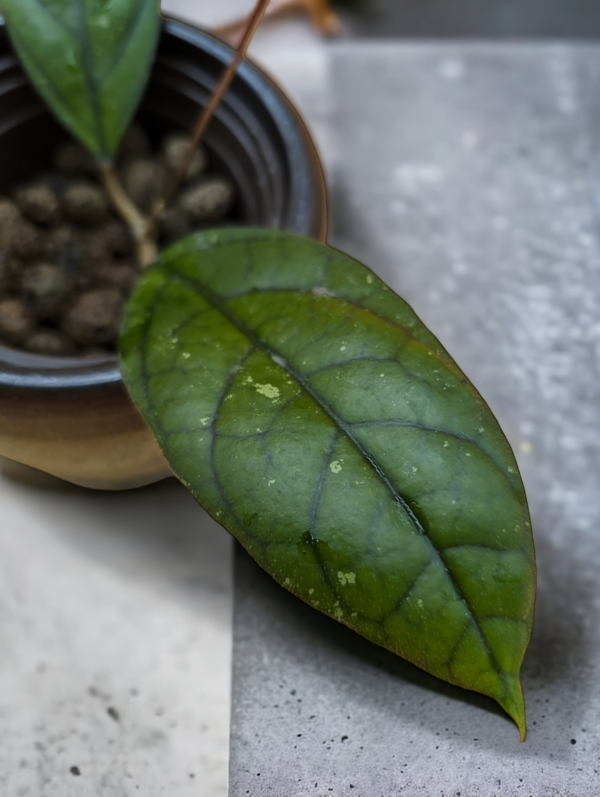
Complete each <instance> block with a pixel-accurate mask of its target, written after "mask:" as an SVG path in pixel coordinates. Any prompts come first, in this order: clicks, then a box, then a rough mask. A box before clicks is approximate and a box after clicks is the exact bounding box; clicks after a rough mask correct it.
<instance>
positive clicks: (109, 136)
mask: <svg viewBox="0 0 600 797" xmlns="http://www.w3.org/2000/svg"><path fill="white" fill-rule="evenodd" d="M2 13H3V14H4V18H5V20H6V23H7V25H8V30H9V33H10V37H11V39H12V42H13V44H14V46H15V49H16V50H17V52H18V54H19V57H20V58H21V61H22V63H23V65H24V67H25V69H26V70H27V73H28V74H29V77H30V78H31V80H32V81H33V83H34V84H35V86H36V87H37V89H38V91H39V92H40V94H41V95H42V96H43V98H44V99H45V100H46V102H47V103H48V105H49V106H50V107H51V108H52V110H53V111H54V113H55V114H56V115H57V116H58V118H59V119H60V120H61V122H62V123H63V124H64V125H65V126H66V127H67V128H68V129H69V130H70V131H71V132H72V133H73V134H74V135H75V136H77V138H79V139H80V140H81V141H82V143H83V144H85V146H86V147H87V148H88V149H89V150H90V152H91V153H92V154H93V155H94V156H95V157H97V158H99V159H102V158H107V159H110V158H112V157H113V156H114V155H115V154H116V152H117V149H118V147H119V143H120V141H121V137H122V135H123V133H124V131H125V129H126V128H127V125H128V124H129V121H130V119H131V116H132V114H133V112H134V111H135V108H136V106H137V103H138V100H139V98H140V95H141V93H142V90H143V88H144V85H145V83H146V79H147V77H148V72H149V69H150V65H151V63H152V59H153V57H154V51H155V47H156V40H157V36H158V30H159V23H160V17H159V14H158V4H157V0H2Z"/></svg>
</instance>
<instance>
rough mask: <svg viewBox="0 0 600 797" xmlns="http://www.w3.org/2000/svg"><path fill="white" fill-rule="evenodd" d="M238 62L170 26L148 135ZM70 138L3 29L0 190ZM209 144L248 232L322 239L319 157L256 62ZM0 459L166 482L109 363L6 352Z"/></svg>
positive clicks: (242, 76)
mask: <svg viewBox="0 0 600 797" xmlns="http://www.w3.org/2000/svg"><path fill="white" fill-rule="evenodd" d="M231 57H232V53H231V50H230V49H229V48H228V47H226V46H225V45H223V44H222V43H220V42H219V41H217V40H216V39H214V38H212V37H211V36H209V35H207V34H205V33H202V32H199V31H197V30H194V29H192V28H189V27H186V26H184V25H181V24H178V23H172V22H168V23H165V25H164V27H163V31H162V35H161V39H160V43H159V48H158V53H157V58H156V61H155V64H154V68H153V70H152V74H151V77H150V81H149V84H148V89H147V91H146V94H145V96H144V98H143V100H142V102H141V105H140V109H139V113H138V118H139V119H140V121H141V122H142V123H143V125H144V127H145V128H146V129H147V130H148V132H149V134H150V136H151V137H154V138H155V139H156V140H159V139H160V138H161V137H162V135H163V134H164V133H165V132H167V131H168V130H173V129H184V130H186V129H187V130H189V129H191V127H192V126H193V123H194V121H195V119H196V117H197V114H198V111H199V108H200V107H201V106H203V105H204V104H205V103H206V102H207V100H208V98H209V96H210V94H211V92H212V90H213V88H214V86H215V84H216V81H217V80H218V77H219V75H220V74H221V73H222V70H223V68H224V66H225V65H226V64H227V63H228V62H229V61H230V59H231ZM65 136H66V134H65V132H64V131H63V130H62V129H61V127H60V126H59V125H58V123H57V122H56V121H55V120H54V118H53V117H52V116H51V114H50V113H49V112H48V111H47V109H46V108H45V107H44V106H43V105H42V103H41V102H40V100H39V99H38V97H37V95H36V94H35V92H34V90H33V89H32V87H31V85H30V84H29V82H28V80H27V77H26V76H25V74H24V72H23V71H22V69H21V68H20V66H19V64H18V62H17V60H16V58H15V57H14V55H13V53H12V50H11V48H10V45H9V42H8V38H7V36H6V33H5V31H4V28H3V27H2V28H0V192H1V191H5V190H6V189H7V188H8V187H10V185H11V184H14V183H15V182H17V181H21V180H26V179H28V178H29V177H31V176H33V175H34V174H36V173H38V172H39V171H40V169H43V168H44V166H45V165H47V164H49V163H50V158H51V153H52V152H53V151H54V149H55V147H56V146H57V144H59V143H60V141H61V140H62V139H64V138H65ZM204 143H205V145H206V147H207V150H208V151H209V154H210V157H211V159H212V161H213V163H215V164H216V165H217V167H218V169H219V170H220V171H221V172H224V173H226V174H228V175H229V177H230V179H231V180H232V181H233V182H234V184H235V185H236V186H237V197H238V199H237V205H236V208H235V215H236V216H237V218H238V220H239V222H240V223H247V224H253V225H260V226H268V227H276V228H279V229H286V230H291V231H294V232H297V233H300V234H301V235H306V236H309V237H312V238H316V239H319V240H324V238H325V233H326V199H325V186H324V183H323V176H322V172H321V168H320V165H319V160H318V157H317V155H316V152H315V149H314V147H313V145H312V143H311V140H310V138H309V136H308V134H307V132H306V129H305V128H304V125H303V124H302V121H301V120H300V118H299V117H298V115H297V113H296V112H295V111H294V109H293V107H292V106H291V105H290V103H289V102H288V100H287V99H286V98H285V96H284V95H283V94H282V93H281V91H280V90H279V89H278V88H277V87H276V86H275V85H274V84H273V83H272V82H271V81H270V80H269V79H268V78H267V77H266V76H265V75H264V74H263V73H262V72H261V71H260V70H259V69H257V68H256V67H254V66H252V65H251V64H250V63H245V64H243V65H242V66H241V68H240V70H239V72H238V75H237V76H236V78H235V80H234V82H233V85H232V87H231V89H230V91H229V92H228V94H227V96H226V98H225V100H224V102H223V104H222V105H221V106H220V108H219V109H218V111H217V113H216V116H215V118H214V119H213V121H212V123H211V125H210V128H209V130H208V131H207V134H206V136H205V138H204ZM0 456H1V457H6V458H8V459H10V460H14V461H16V462H20V463H22V464H25V465H29V466H32V467H35V468H38V469H39V470H43V471H46V472H48V473H51V474H53V475H55V476H59V477H60V478H62V479H66V480H67V481H70V482H73V483H75V484H79V485H83V486H86V487H92V488H96V489H113V490H118V489H128V488H132V487H138V486H141V485H144V484H150V483H151V482H154V481H158V480H159V479H162V478H165V477H166V476H168V475H169V468H168V465H167V463H166V461H165V460H164V458H163V456H162V454H161V452H160V450H159V448H158V446H157V444H156V442H155V440H154V438H153V437H152V435H151V433H150V432H149V430H148V429H147V427H146V425H145V423H144V421H143V420H142V418H141V416H140V415H139V414H138V412H137V410H136V409H135V407H134V406H133V404H132V403H131V401H130V399H129V397H128V395H127V392H126V389H125V387H124V385H123V382H122V380H121V377H120V373H119V369H118V362H117V359H116V357H113V356H102V357H94V358H91V357H89V358H83V357H81V358H73V357H71V358H64V357H47V356H41V355H34V354H28V353H26V352H22V351H18V350H17V349H13V348H9V347H7V346H1V345H0Z"/></svg>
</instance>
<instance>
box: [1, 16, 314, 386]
mask: <svg viewBox="0 0 600 797" xmlns="http://www.w3.org/2000/svg"><path fill="white" fill-rule="evenodd" d="M3 27H4V20H3V19H2V16H0V29H1V28H3ZM162 29H163V32H165V33H168V34H171V35H172V36H174V37H176V38H179V39H181V40H183V41H185V42H187V43H189V44H192V45H195V46H197V47H199V48H200V49H201V50H202V51H203V52H204V53H206V54H208V55H209V56H212V57H213V58H215V59H216V60H218V61H220V62H221V63H222V64H223V66H226V65H227V64H229V63H230V62H231V60H232V58H233V55H234V51H233V50H232V49H231V48H230V47H228V46H227V45H226V44H224V43H223V42H221V41H219V40H218V39H216V38H215V37H214V36H212V35H211V34H210V33H207V32H206V31H204V30H201V29H199V28H195V27H192V26H190V25H189V24H185V23H183V22H179V21H177V22H176V21H171V20H169V21H164V22H163V26H162ZM237 80H241V81H243V82H244V83H245V84H246V86H248V87H249V88H250V90H251V92H252V93H253V94H254V95H255V96H257V97H258V98H259V99H260V102H261V103H262V105H263V107H264V108H265V109H266V110H267V111H268V113H269V115H270V117H271V119H272V121H273V122H274V124H275V127H276V128H277V132H278V134H279V135H280V136H281V140H282V142H283V144H284V147H285V150H286V154H287V157H288V161H289V167H290V173H291V174H293V176H294V191H296V192H298V194H299V195H303V194H308V193H309V192H310V190H311V177H310V174H311V166H312V164H311V161H310V158H309V156H308V153H307V148H306V132H305V130H304V127H303V124H302V121H301V120H300V119H299V117H298V115H297V113H296V111H295V110H294V108H293V106H292V104H291V103H290V102H289V100H288V99H287V97H286V96H285V94H284V93H283V92H282V91H281V89H279V88H278V87H277V85H276V84H275V83H274V82H273V81H272V80H271V79H270V78H269V77H268V76H267V75H266V74H265V73H264V72H263V71H262V70H261V69H260V67H257V66H256V65H254V64H253V63H252V62H249V61H248V60H246V61H244V62H242V64H241V65H240V67H239V69H238V72H237V75H236V81H237ZM120 381H121V373H120V370H119V357H118V354H102V355H96V356H88V357H86V356H85V355H84V356H78V357H74V356H71V357H64V356H50V355H43V354H33V353H30V352H26V351H23V350H21V349H17V348H13V347H12V346H10V345H7V344H4V343H1V342H0V387H11V388H25V389H36V390H40V389H42V390H43V389H64V388H81V387H96V386H102V385H106V386H108V385H110V384H115V383H119V382H120Z"/></svg>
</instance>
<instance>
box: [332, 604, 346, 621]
mask: <svg viewBox="0 0 600 797" xmlns="http://www.w3.org/2000/svg"><path fill="white" fill-rule="evenodd" d="M333 616H334V617H335V619H336V620H341V619H342V617H343V616H344V612H343V611H342V610H341V609H340V604H339V602H338V603H336V604H335V606H334V607H333Z"/></svg>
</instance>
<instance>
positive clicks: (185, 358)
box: [181, 351, 192, 360]
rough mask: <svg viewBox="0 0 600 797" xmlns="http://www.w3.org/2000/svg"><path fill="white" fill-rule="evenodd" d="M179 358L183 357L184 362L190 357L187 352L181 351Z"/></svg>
mask: <svg viewBox="0 0 600 797" xmlns="http://www.w3.org/2000/svg"><path fill="white" fill-rule="evenodd" d="M181 356H182V357H183V359H184V360H189V358H190V357H191V356H192V355H191V354H190V353H189V351H182V352H181Z"/></svg>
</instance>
